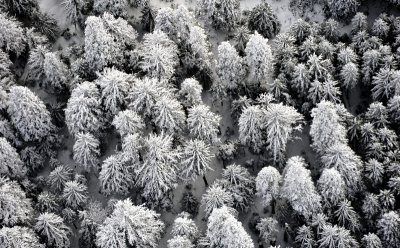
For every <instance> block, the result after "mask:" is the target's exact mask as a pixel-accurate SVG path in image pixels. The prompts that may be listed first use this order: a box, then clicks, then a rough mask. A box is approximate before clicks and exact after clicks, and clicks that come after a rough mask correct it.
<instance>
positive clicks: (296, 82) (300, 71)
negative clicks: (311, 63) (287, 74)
mask: <svg viewBox="0 0 400 248" xmlns="http://www.w3.org/2000/svg"><path fill="white" fill-rule="evenodd" d="M292 78H293V79H292V81H291V86H292V87H293V88H294V89H295V90H296V92H297V93H299V94H300V95H301V96H305V95H306V92H307V91H308V88H309V87H310V74H309V72H308V69H307V67H306V66H305V65H304V64H303V63H299V64H297V65H296V66H295V68H294V71H293V75H292Z"/></svg>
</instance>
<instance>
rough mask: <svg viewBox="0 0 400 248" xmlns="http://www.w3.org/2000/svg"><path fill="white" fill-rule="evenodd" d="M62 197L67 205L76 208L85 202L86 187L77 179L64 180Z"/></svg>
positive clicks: (86, 196) (86, 195)
mask: <svg viewBox="0 0 400 248" xmlns="http://www.w3.org/2000/svg"><path fill="white" fill-rule="evenodd" d="M62 197H63V199H64V200H65V203H66V204H67V206H70V207H71V208H74V209H76V208H77V207H79V206H83V205H84V204H85V203H86V201H87V198H88V192H87V187H86V185H84V184H82V183H79V182H77V181H69V182H66V183H65V187H64V190H63V194H62Z"/></svg>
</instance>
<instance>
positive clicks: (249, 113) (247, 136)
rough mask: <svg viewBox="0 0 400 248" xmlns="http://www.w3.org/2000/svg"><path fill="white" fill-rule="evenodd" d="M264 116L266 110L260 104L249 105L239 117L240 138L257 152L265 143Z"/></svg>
mask: <svg viewBox="0 0 400 248" xmlns="http://www.w3.org/2000/svg"><path fill="white" fill-rule="evenodd" d="M264 116H265V110H263V109H261V108H260V107H259V106H248V107H246V108H244V109H243V112H242V114H241V115H240V118H239V140H240V142H241V143H242V144H243V145H247V146H250V147H251V148H252V149H253V150H254V151H255V152H259V151H260V149H261V148H262V146H263V145H264V143H265V141H264V139H263V130H262V125H263V122H264Z"/></svg>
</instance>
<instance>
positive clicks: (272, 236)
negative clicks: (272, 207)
mask: <svg viewBox="0 0 400 248" xmlns="http://www.w3.org/2000/svg"><path fill="white" fill-rule="evenodd" d="M277 226H278V221H277V220H276V219H274V218H273V217H267V218H262V219H261V220H260V222H259V223H257V225H256V229H257V230H258V231H259V232H260V237H261V238H262V239H263V240H264V242H265V243H269V242H271V241H275V240H276V236H277V234H278V228H277Z"/></svg>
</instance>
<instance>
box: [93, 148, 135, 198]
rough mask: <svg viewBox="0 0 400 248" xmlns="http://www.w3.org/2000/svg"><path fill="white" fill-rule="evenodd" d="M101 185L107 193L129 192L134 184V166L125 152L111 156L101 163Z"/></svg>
mask: <svg viewBox="0 0 400 248" xmlns="http://www.w3.org/2000/svg"><path fill="white" fill-rule="evenodd" d="M99 180H100V187H101V189H102V192H103V193H105V194H107V195H108V194H112V193H117V194H127V193H128V191H129V189H130V188H131V187H132V186H133V185H132V184H133V167H132V166H128V165H127V158H126V157H125V156H124V154H123V153H117V154H115V155H111V156H109V157H108V158H107V159H106V160H104V162H103V164H102V165H101V170H100V175H99Z"/></svg>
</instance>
